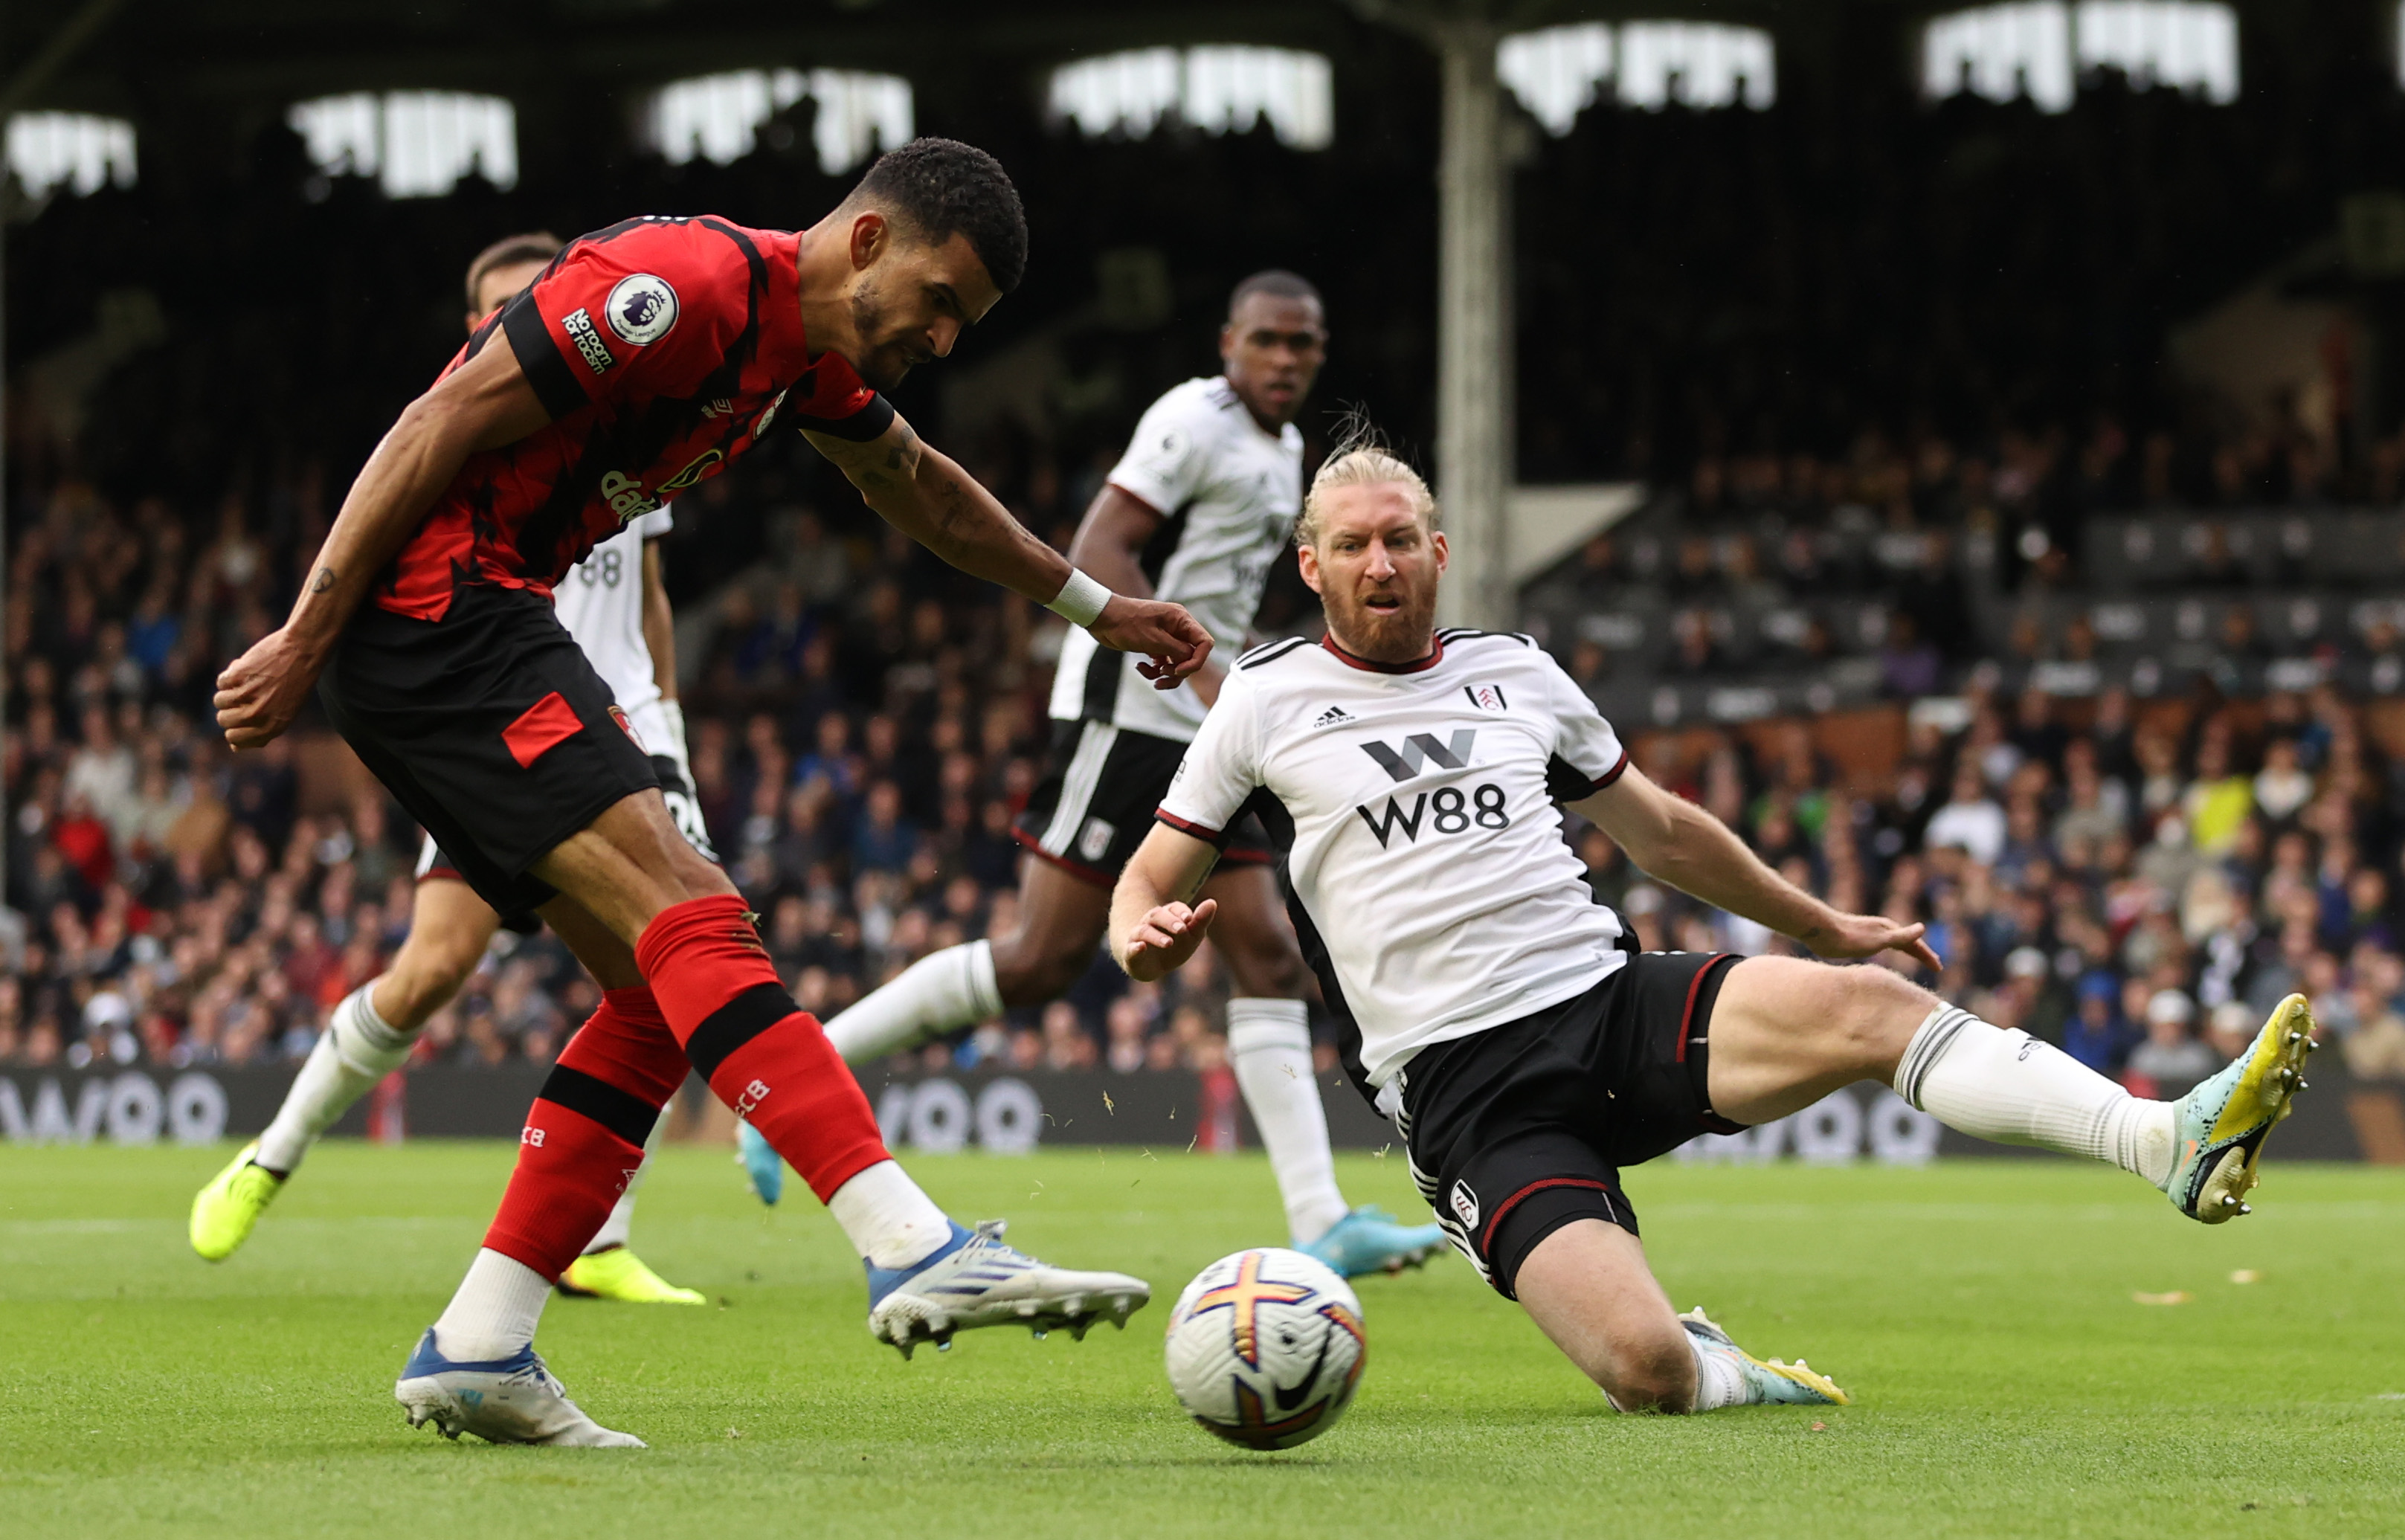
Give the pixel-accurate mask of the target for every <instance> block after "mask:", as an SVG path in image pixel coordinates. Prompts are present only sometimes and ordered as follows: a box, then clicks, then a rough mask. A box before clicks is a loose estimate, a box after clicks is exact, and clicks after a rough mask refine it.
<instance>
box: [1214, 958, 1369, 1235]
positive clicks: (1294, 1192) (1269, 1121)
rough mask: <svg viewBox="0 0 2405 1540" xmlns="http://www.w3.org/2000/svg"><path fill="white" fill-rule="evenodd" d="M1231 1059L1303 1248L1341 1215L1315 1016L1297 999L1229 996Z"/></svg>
mask: <svg viewBox="0 0 2405 1540" xmlns="http://www.w3.org/2000/svg"><path fill="white" fill-rule="evenodd" d="M1228 1058H1229V1061H1230V1062H1231V1064H1233V1065H1234V1066H1235V1070H1236V1084H1237V1085H1239V1086H1241V1087H1242V1088H1243V1090H1244V1093H1245V1106H1247V1107H1250V1108H1251V1109H1252V1110H1253V1126H1254V1127H1257V1128H1259V1130H1260V1131H1261V1144H1262V1146H1263V1147H1264V1148H1266V1149H1267V1150H1268V1151H1269V1153H1270V1169H1271V1170H1273V1171H1275V1172H1276V1173H1277V1184H1278V1196H1279V1197H1283V1198H1284V1199H1285V1200H1286V1225H1287V1230H1288V1231H1289V1232H1291V1233H1292V1235H1293V1236H1294V1239H1296V1240H1297V1241H1299V1242H1301V1244H1303V1245H1306V1246H1308V1245H1310V1244H1311V1243H1312V1242H1313V1241H1315V1240H1316V1239H1319V1238H1320V1237H1321V1236H1323V1235H1326V1234H1327V1233H1328V1228H1329V1225H1333V1224H1335V1223H1336V1222H1337V1221H1338V1220H1340V1219H1342V1218H1343V1217H1344V1214H1345V1207H1344V1195H1343V1193H1342V1192H1340V1191H1338V1189H1337V1186H1336V1156H1335V1155H1334V1154H1333V1153H1332V1152H1331V1151H1330V1150H1329V1148H1328V1109H1327V1108H1325V1107H1323V1106H1321V1105H1320V1101H1319V1085H1318V1084H1317V1082H1316V1081H1315V1080H1314V1079H1313V1078H1312V1073H1311V1014H1310V1011H1309V1008H1308V1007H1306V1006H1305V1005H1304V1004H1303V1003H1302V1001H1299V1000H1231V1001H1228Z"/></svg>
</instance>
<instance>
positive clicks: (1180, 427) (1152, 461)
mask: <svg viewBox="0 0 2405 1540" xmlns="http://www.w3.org/2000/svg"><path fill="white" fill-rule="evenodd" d="M1192 400H1193V398H1192V396H1191V395H1189V394H1188V392H1186V391H1183V390H1178V391H1172V392H1171V393H1170V394H1169V395H1167V396H1164V397H1162V398H1161V399H1160V400H1157V401H1155V402H1153V403H1152V405H1151V406H1150V407H1148V408H1147V409H1146V411H1145V414H1144V418H1143V420H1142V421H1140V422H1138V423H1137V424H1136V425H1135V436H1134V437H1133V438H1132V439H1130V440H1129V441H1128V447H1127V453H1126V454H1124V455H1120V456H1119V463H1118V464H1117V465H1115V466H1113V467H1112V468H1111V473H1110V476H1109V478H1108V480H1109V482H1110V483H1111V484H1112V485H1113V486H1116V487H1118V489H1119V490H1120V491H1122V492H1125V493H1127V494H1129V495H1130V496H1131V497H1135V498H1137V499H1139V500H1140V501H1142V502H1143V503H1144V504H1145V505H1146V507H1148V508H1150V509H1151V510H1152V511H1154V512H1156V513H1158V514H1160V515H1161V517H1163V518H1168V517H1170V516H1172V515H1174V513H1175V512H1176V511H1178V510H1179V509H1181V508H1184V507H1185V506H1186V505H1187V504H1188V502H1191V501H1192V500H1193V498H1194V492H1195V489H1196V488H1197V487H1199V486H1201V485H1202V477H1203V473H1204V471H1205V470H1206V469H1208V462H1209V459H1210V455H1209V454H1208V452H1207V450H1206V448H1205V446H1204V445H1203V444H1202V441H1201V440H1200V439H1199V438H1198V437H1197V435H1196V433H1195V425H1194V423H1193V422H1192V420H1191V419H1192V418H1193V416H1194V413H1193V410H1192V406H1191V402H1192Z"/></svg>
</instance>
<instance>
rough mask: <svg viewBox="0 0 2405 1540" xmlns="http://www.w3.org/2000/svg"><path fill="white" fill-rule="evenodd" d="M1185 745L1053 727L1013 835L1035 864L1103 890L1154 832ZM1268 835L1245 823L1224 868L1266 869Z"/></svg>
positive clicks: (1121, 731)
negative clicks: (1040, 774)
mask: <svg viewBox="0 0 2405 1540" xmlns="http://www.w3.org/2000/svg"><path fill="white" fill-rule="evenodd" d="M1185 758H1186V745H1184V744H1182V743H1180V742H1178V741H1177V740H1176V739H1174V738H1163V737H1156V736H1154V735H1152V734H1150V733H1136V732H1132V731H1130V730H1129V729H1127V728H1124V727H1115V726H1113V725H1112V724H1111V723H1109V722H1106V721H1055V722H1053V724H1052V749H1051V753H1050V755H1049V756H1048V758H1047V759H1046V760H1045V762H1044V778H1043V779H1041V780H1039V781H1037V782H1036V783H1035V790H1034V792H1032V793H1031V794H1030V795H1029V796H1028V799H1027V806H1026V808H1025V809H1024V810H1023V811H1021V812H1020V815H1019V822H1018V824H1017V825H1016V826H1015V827H1014V828H1013V829H1012V831H1011V833H1014V834H1015V835H1017V836H1018V839H1019V843H1020V844H1021V845H1023V846H1025V847H1027V848H1028V849H1029V850H1030V851H1031V852H1033V853H1034V855H1035V856H1036V857H1037V858H1038V859H1040V860H1043V861H1049V862H1051V863H1052V864H1053V865H1055V866H1058V867H1059V868H1061V869H1062V871H1064V872H1067V873H1068V874H1069V875H1072V876H1076V877H1082V878H1084V879H1085V880H1086V881H1088V882H1092V883H1099V884H1101V885H1102V886H1103V887H1104V888H1108V887H1111V886H1113V885H1114V884H1116V883H1117V882H1118V880H1119V868H1121V867H1123V866H1125V865H1126V864H1127V862H1128V858H1129V857H1130V856H1132V855H1134V854H1135V847H1137V846H1139V845H1142V844H1143V843H1144V836H1145V835H1146V834H1148V833H1152V823H1153V817H1152V816H1153V814H1154V813H1155V812H1157V811H1159V810H1160V799H1161V798H1163V797H1165V796H1167V795H1168V794H1169V783H1170V781H1171V780H1172V779H1173V778H1174V777H1175V776H1176V775H1177V765H1178V762H1179V761H1181V760H1183V759H1185ZM1274 859H1275V858H1274V857H1273V855H1272V854H1271V852H1270V836H1269V831H1268V830H1266V829H1264V828H1262V827H1261V821H1260V819H1256V818H1250V817H1247V818H1245V819H1241V820H1240V821H1239V822H1238V823H1237V825H1236V827H1235V829H1234V830H1232V831H1231V833H1230V835H1229V840H1228V843H1227V845H1226V847H1224V848H1223V849H1222V851H1221V852H1220V856H1219V864H1221V865H1222V866H1267V865H1269V864H1270V863H1271V862H1272V861H1273V860H1274Z"/></svg>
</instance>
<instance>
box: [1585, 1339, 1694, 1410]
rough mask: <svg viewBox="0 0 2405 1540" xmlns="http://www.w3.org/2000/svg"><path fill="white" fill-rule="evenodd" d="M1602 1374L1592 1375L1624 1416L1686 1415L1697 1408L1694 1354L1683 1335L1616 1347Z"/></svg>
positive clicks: (1631, 1342)
mask: <svg viewBox="0 0 2405 1540" xmlns="http://www.w3.org/2000/svg"><path fill="white" fill-rule="evenodd" d="M1600 1368H1601V1372H1600V1373H1596V1372H1594V1371H1592V1370H1591V1371H1590V1378H1592V1379H1594V1380H1595V1381H1596V1384H1598V1385H1600V1386H1601V1387H1602V1389H1603V1392H1604V1393H1605V1394H1607V1395H1609V1396H1610V1397H1611V1404H1612V1405H1613V1406H1615V1407H1619V1408H1620V1409H1621V1410H1622V1411H1624V1412H1684V1411H1691V1410H1693V1409H1694V1407H1695V1350H1694V1349H1693V1348H1691V1347H1689V1346H1688V1345H1687V1338H1686V1334H1685V1332H1684V1331H1681V1332H1678V1333H1676V1334H1674V1335H1668V1336H1664V1335H1658V1334H1651V1333H1649V1334H1647V1336H1646V1337H1644V1338H1643V1339H1642V1340H1638V1341H1630V1342H1625V1343H1615V1344H1613V1347H1612V1351H1611V1353H1610V1357H1609V1359H1608V1360H1607V1362H1606V1363H1605V1364H1603V1365H1600Z"/></svg>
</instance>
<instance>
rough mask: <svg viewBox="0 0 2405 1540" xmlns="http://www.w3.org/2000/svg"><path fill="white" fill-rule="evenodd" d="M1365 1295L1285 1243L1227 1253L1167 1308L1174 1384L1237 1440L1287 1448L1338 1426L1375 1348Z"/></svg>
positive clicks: (1199, 1412)
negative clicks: (1366, 1323)
mask: <svg viewBox="0 0 2405 1540" xmlns="http://www.w3.org/2000/svg"><path fill="white" fill-rule="evenodd" d="M1368 1349H1369V1342H1368V1338H1367V1337H1364V1336H1363V1335H1362V1331H1361V1302H1360V1301H1359V1300H1358V1299H1356V1298H1354V1297H1353V1291H1352V1290H1351V1289H1350V1288H1347V1287H1346V1286H1345V1283H1344V1280H1343V1279H1342V1278H1339V1277H1337V1276H1336V1274H1335V1272H1334V1271H1333V1270H1331V1269H1330V1268H1329V1267H1327V1266H1325V1265H1324V1264H1322V1263H1320V1262H1318V1261H1316V1260H1315V1259H1313V1258H1311V1257H1308V1256H1305V1255H1303V1254H1302V1253H1301V1252H1290V1251H1287V1250H1284V1249H1283V1248H1279V1247H1267V1246H1265V1247H1261V1248H1259V1249H1258V1250H1255V1251H1249V1252H1238V1253H1235V1254H1234V1255H1233V1256H1223V1257H1221V1258H1220V1259H1219V1260H1218V1261H1217V1262H1214V1263H1212V1264H1211V1265H1210V1266H1209V1267H1205V1268H1203V1269H1202V1271H1201V1272H1199V1273H1197V1274H1195V1275H1194V1281H1193V1282H1191V1283H1188V1285H1186V1292H1185V1293H1184V1294H1181V1295H1178V1296H1177V1308H1176V1309H1174V1310H1173V1311H1171V1312H1170V1316H1169V1388H1170V1389H1171V1390H1173V1391H1175V1392H1176V1393H1177V1401H1178V1404H1179V1405H1180V1406H1182V1407H1185V1408H1186V1412H1187V1415H1188V1416H1189V1417H1191V1418H1193V1419H1194V1421H1197V1422H1200V1423H1202V1425H1203V1426H1204V1427H1206V1428H1208V1429H1210V1430H1211V1431H1212V1432H1213V1433H1216V1434H1217V1435H1219V1436H1220V1437H1222V1438H1224V1439H1226V1440H1227V1441H1228V1442H1229V1443H1231V1444H1242V1445H1244V1446H1245V1448H1246V1449H1292V1448H1294V1447H1295V1446H1296V1445H1297V1444H1305V1443H1309V1442H1310V1441H1311V1440H1312V1439H1315V1438H1316V1437H1318V1436H1319V1435H1321V1434H1323V1433H1326V1432H1327V1431H1328V1430H1329V1429H1330V1428H1332V1427H1334V1426H1335V1425H1336V1420H1337V1419H1338V1418H1340V1417H1342V1416H1343V1415H1344V1407H1345V1406H1346V1405H1347V1404H1348V1403H1350V1402H1351V1401H1352V1399H1353V1388H1354V1386H1356V1385H1357V1384H1359V1383H1360V1381H1361V1365H1362V1363H1363V1362H1364V1359H1365V1357H1366V1355H1367V1353H1368Z"/></svg>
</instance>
